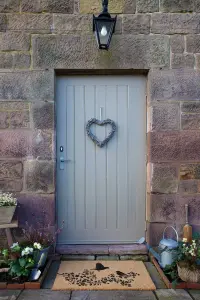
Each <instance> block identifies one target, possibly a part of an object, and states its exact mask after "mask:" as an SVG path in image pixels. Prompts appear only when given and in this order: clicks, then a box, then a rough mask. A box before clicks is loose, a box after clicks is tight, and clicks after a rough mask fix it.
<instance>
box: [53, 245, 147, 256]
mask: <svg viewBox="0 0 200 300" xmlns="http://www.w3.org/2000/svg"><path fill="white" fill-rule="evenodd" d="M56 252H57V253H59V254H63V255H93V256H97V255H107V256H113V255H118V256H123V255H147V254H148V249H147V246H146V245H145V244H117V245H113V244H110V245H57V246H56Z"/></svg>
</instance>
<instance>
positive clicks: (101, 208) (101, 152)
mask: <svg viewBox="0 0 200 300" xmlns="http://www.w3.org/2000/svg"><path fill="white" fill-rule="evenodd" d="M105 103H106V87H105V86H100V85H99V86H96V118H97V119H100V108H102V118H103V119H104V118H105V117H106V116H105V113H106V112H105ZM105 134H106V130H105V128H104V127H100V126H97V127H96V136H97V137H98V138H99V139H100V140H103V139H104V138H105ZM106 202H107V200H106V147H103V148H99V147H97V146H96V205H97V216H96V218H97V220H96V226H97V228H98V230H100V229H105V228H106V219H107V215H106V214H107V212H106Z"/></svg>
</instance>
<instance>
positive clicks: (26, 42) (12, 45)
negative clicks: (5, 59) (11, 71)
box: [0, 31, 30, 51]
mask: <svg viewBox="0 0 200 300" xmlns="http://www.w3.org/2000/svg"><path fill="white" fill-rule="evenodd" d="M29 48H30V36H29V34H26V33H21V32H9V31H7V32H1V33H0V51H7V50H9V51H12V50H16V51H17V50H29Z"/></svg>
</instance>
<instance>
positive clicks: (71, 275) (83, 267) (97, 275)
mask: <svg viewBox="0 0 200 300" xmlns="http://www.w3.org/2000/svg"><path fill="white" fill-rule="evenodd" d="M155 289H156V287H155V285H154V283H153V281H152V280H151V277H150V275H149V273H148V271H147V269H146V267H145V265H144V263H143V262H142V261H62V262H61V265H60V268H59V271H58V273H57V276H56V279H55V282H54V285H53V288H52V290H54V291H56V290H146V291H147V290H148V291H152V290H155Z"/></svg>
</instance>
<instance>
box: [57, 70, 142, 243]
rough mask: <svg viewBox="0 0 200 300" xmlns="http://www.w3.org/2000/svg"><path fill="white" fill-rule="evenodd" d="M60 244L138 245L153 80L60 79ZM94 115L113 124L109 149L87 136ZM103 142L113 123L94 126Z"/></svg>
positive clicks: (108, 78)
mask: <svg viewBox="0 0 200 300" xmlns="http://www.w3.org/2000/svg"><path fill="white" fill-rule="evenodd" d="M56 86H57V99H56V101H57V102H56V103H57V104H56V105H57V180H56V181H57V217H58V224H59V225H60V224H61V223H62V221H63V220H64V221H65V227H64V230H63V232H62V233H61V234H60V236H59V239H58V244H60V245H61V244H92V243H93V244H95V243H96V244H101V243H129V242H130V243H131V242H133V241H135V240H137V239H138V238H140V237H141V236H144V233H145V186H146V78H145V77H144V76H71V77H65V76H61V77H58V78H57V85H56ZM91 118H97V119H101V120H104V119H107V118H109V119H111V120H113V121H114V122H115V123H116V125H117V131H116V133H115V135H114V137H113V138H112V139H111V140H110V141H109V143H108V144H107V145H106V146H104V147H103V148H99V147H98V146H96V145H95V144H94V143H93V141H92V140H91V139H90V138H89V137H88V136H87V133H86V129H85V126H86V123H87V121H88V120H90V119H91ZM91 129H92V131H93V133H95V134H96V136H97V137H98V138H99V139H101V140H103V139H104V138H105V136H106V135H107V134H108V133H109V131H110V127H109V125H107V126H104V127H100V126H97V125H93V126H92V128H91Z"/></svg>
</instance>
